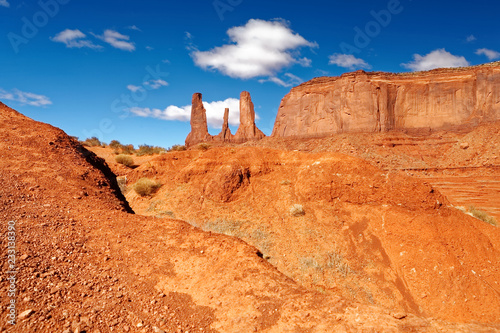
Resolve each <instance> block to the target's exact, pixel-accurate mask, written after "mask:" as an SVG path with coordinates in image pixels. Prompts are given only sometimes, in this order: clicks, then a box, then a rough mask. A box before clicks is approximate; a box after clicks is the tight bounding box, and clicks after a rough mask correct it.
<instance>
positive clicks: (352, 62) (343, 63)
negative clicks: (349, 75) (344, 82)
mask: <svg viewBox="0 0 500 333" xmlns="http://www.w3.org/2000/svg"><path fill="white" fill-rule="evenodd" d="M329 59H330V61H329V62H328V64H330V65H337V66H339V67H344V68H349V69H356V68H366V69H370V68H371V66H370V65H369V64H368V63H366V62H365V61H364V60H363V59H360V58H356V57H355V56H353V55H352V54H340V53H335V54H332V55H331V56H330V57H329Z"/></svg>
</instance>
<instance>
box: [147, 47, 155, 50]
mask: <svg viewBox="0 0 500 333" xmlns="http://www.w3.org/2000/svg"><path fill="white" fill-rule="evenodd" d="M154 49H155V48H154V47H152V46H146V50H148V51H153V50H154Z"/></svg>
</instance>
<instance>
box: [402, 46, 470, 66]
mask: <svg viewBox="0 0 500 333" xmlns="http://www.w3.org/2000/svg"><path fill="white" fill-rule="evenodd" d="M401 66H403V67H405V68H408V69H411V70H413V71H427V70H431V69H434V68H449V67H465V66H469V62H468V61H467V60H466V59H465V57H462V56H456V55H453V54H451V53H450V52H447V51H446V50H445V49H437V50H434V51H432V52H431V53H429V54H427V55H425V56H421V55H420V54H414V55H413V61H411V62H409V63H407V64H401Z"/></svg>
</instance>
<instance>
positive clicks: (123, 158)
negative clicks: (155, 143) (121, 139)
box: [115, 154, 134, 167]
mask: <svg viewBox="0 0 500 333" xmlns="http://www.w3.org/2000/svg"><path fill="white" fill-rule="evenodd" d="M115 161H116V163H119V164H123V165H125V166H127V167H131V166H133V165H134V160H133V159H132V157H131V156H129V155H124V154H121V155H118V156H116V157H115Z"/></svg>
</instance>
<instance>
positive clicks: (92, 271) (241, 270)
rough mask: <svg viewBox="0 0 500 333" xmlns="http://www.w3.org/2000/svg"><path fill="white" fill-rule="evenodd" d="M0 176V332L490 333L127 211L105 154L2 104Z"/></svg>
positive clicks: (196, 231)
mask: <svg viewBox="0 0 500 333" xmlns="http://www.w3.org/2000/svg"><path fill="white" fill-rule="evenodd" d="M0 182H1V184H2V186H1V187H0V222H1V224H0V225H1V229H0V230H1V234H2V237H1V239H0V248H1V252H0V256H1V259H2V272H3V273H4V274H2V277H1V280H0V289H1V290H2V291H3V293H4V294H3V295H2V297H1V298H0V306H1V318H2V321H1V322H0V331H5V332H79V333H80V332H163V331H165V332H252V331H258V332H285V331H294V332H356V331H367V332H368V331H377V332H408V331H412V332H434V331H436V330H440V331H450V332H469V331H475V332H490V331H492V328H488V327H485V326H480V325H473V324H470V325H461V324H453V323H447V322H443V321H438V320H429V319H422V318H418V317H416V316H414V315H411V314H410V315H408V316H406V317H404V315H402V314H397V313H394V314H392V315H391V314H390V312H389V311H387V310H384V309H382V308H380V307H375V306H367V305H363V304H360V303H353V302H350V301H346V300H343V299H342V298H341V297H339V296H338V295H335V294H331V293H320V292H316V291H314V290H310V289H306V288H303V287H302V286H300V285H298V284H296V283H295V282H293V281H292V280H291V279H289V278H287V277H285V276H284V275H283V274H281V273H280V272H279V271H278V270H276V269H275V268H274V267H272V266H271V265H270V264H269V263H268V262H266V261H265V260H264V259H262V258H259V256H258V255H257V250H256V249H255V248H253V247H252V246H249V245H247V244H245V243H244V242H242V241H240V240H238V239H235V238H231V237H227V236H222V235H216V234H211V233H206V232H203V231H201V230H199V229H196V228H193V227H191V226H190V225H188V224H187V223H184V222H182V221H178V220H172V219H161V220H160V219H156V218H148V217H143V216H136V215H133V214H130V213H127V212H126V211H127V210H128V206H127V204H126V202H124V201H123V200H122V198H121V197H120V194H119V193H118V192H117V187H116V183H115V179H114V177H113V175H112V174H110V172H109V169H108V168H107V166H106V165H105V164H104V163H103V162H102V160H100V159H98V158H96V156H94V155H93V154H89V153H88V152H87V151H86V150H85V149H83V148H82V147H81V146H80V145H79V144H78V143H77V142H75V141H74V140H72V139H71V138H69V137H68V136H67V135H66V134H64V133H63V132H62V131H61V130H58V129H56V128H54V127H52V126H49V125H45V124H41V123H38V122H34V121H32V120H30V119H28V118H26V117H24V116H22V115H20V114H18V113H17V112H15V111H14V110H12V109H9V108H7V107H6V106H4V105H3V104H0ZM8 221H15V224H16V236H17V238H16V250H17V256H16V267H17V269H18V273H17V274H16V278H17V280H16V281H17V284H16V288H17V290H16V295H15V298H14V299H15V300H16V309H17V313H18V315H19V316H18V322H17V323H16V325H14V326H11V325H10V324H9V323H7V322H6V321H5V318H6V317H7V314H8V309H7V304H8V303H9V302H10V298H9V297H8V296H6V291H7V290H8V287H9V286H10V282H9V281H8V280H7V279H6V274H7V273H6V272H7V271H8V269H10V268H9V267H8V266H7V265H8V262H7V246H8V242H7V237H6V235H7V223H8ZM478 272H480V271H478ZM9 274H10V273H9ZM478 295H479V294H478ZM490 305H491V304H490ZM397 318H400V319H397Z"/></svg>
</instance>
